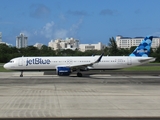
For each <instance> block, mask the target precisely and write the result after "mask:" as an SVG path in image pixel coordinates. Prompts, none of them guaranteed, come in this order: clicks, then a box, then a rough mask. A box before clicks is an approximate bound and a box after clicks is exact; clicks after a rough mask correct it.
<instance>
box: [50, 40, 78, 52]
mask: <svg viewBox="0 0 160 120" xmlns="http://www.w3.org/2000/svg"><path fill="white" fill-rule="evenodd" d="M48 47H51V48H52V49H54V50H57V49H72V50H75V49H78V47H79V40H76V39H74V38H66V39H65V40H63V39H56V40H51V41H50V42H49V43H48Z"/></svg>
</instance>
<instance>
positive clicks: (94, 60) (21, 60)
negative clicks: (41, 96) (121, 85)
mask: <svg viewBox="0 0 160 120" xmlns="http://www.w3.org/2000/svg"><path fill="white" fill-rule="evenodd" d="M152 38H153V36H147V37H145V38H144V39H143V40H142V42H141V43H140V44H139V46H137V48H136V49H135V50H134V51H133V52H132V53H131V54H130V55H129V56H103V53H102V54H101V55H100V56H97V55H96V56H70V57H68V56H61V57H50V56H46V57H23V56H22V57H17V58H13V59H11V60H10V61H9V62H8V63H6V64H4V68H5V69H8V70H16V71H21V74H20V77H23V71H44V70H56V74H57V75H58V76H69V75H70V74H71V73H72V72H74V71H77V76H78V77H82V73H81V71H85V70H86V71H87V70H116V69H122V68H128V67H132V66H138V65H142V64H146V63H148V62H152V61H154V60H155V58H153V57H149V56H148V55H149V53H150V48H151V43H152Z"/></svg>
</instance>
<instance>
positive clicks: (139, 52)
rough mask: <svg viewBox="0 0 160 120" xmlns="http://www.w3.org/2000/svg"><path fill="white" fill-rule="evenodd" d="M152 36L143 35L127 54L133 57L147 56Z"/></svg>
mask: <svg viewBox="0 0 160 120" xmlns="http://www.w3.org/2000/svg"><path fill="white" fill-rule="evenodd" d="M152 38H153V36H148V37H145V38H144V40H142V42H141V43H140V45H139V46H137V48H136V49H135V50H134V51H133V52H132V53H131V54H130V55H129V56H133V57H136V56H137V57H148V55H149V53H150V48H151V43H152Z"/></svg>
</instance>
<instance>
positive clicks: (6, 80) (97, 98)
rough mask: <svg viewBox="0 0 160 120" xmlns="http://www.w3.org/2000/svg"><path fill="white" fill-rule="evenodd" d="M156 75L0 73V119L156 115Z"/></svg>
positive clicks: (159, 104)
mask: <svg viewBox="0 0 160 120" xmlns="http://www.w3.org/2000/svg"><path fill="white" fill-rule="evenodd" d="M159 86H160V76H159V75H156V76H152V75H138V76H137V75H116V76H114V75H110V74H97V75H90V76H85V77H80V78H79V77H75V76H74V75H73V76H71V77H59V76H56V75H43V73H41V72H26V73H24V77H23V78H20V77H19V72H1V73H0V118H35V117H36V118H46V117H160V92H159V91H160V87H159Z"/></svg>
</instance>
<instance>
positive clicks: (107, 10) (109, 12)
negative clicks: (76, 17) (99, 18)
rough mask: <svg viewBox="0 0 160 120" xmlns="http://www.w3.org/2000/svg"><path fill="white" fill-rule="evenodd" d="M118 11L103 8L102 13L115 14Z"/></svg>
mask: <svg viewBox="0 0 160 120" xmlns="http://www.w3.org/2000/svg"><path fill="white" fill-rule="evenodd" d="M117 13H118V12H117V11H116V10H115V11H114V10H110V9H103V10H101V11H100V13H99V14H100V15H110V16H113V15H116V14H117Z"/></svg>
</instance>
